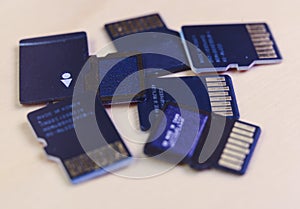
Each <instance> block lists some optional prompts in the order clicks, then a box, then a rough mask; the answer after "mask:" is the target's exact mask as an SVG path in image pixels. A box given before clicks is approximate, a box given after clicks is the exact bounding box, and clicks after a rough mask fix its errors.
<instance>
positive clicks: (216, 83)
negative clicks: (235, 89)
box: [206, 82, 226, 87]
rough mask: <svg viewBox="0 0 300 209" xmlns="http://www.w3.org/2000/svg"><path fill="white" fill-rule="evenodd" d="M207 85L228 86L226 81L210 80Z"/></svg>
mask: <svg viewBox="0 0 300 209" xmlns="http://www.w3.org/2000/svg"><path fill="white" fill-rule="evenodd" d="M206 86H208V87H212V86H218V87H222V86H226V82H209V83H206Z"/></svg>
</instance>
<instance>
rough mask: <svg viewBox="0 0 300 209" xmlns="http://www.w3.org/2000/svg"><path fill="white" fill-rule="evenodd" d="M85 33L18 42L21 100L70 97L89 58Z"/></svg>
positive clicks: (48, 100) (28, 101)
mask: <svg viewBox="0 0 300 209" xmlns="http://www.w3.org/2000/svg"><path fill="white" fill-rule="evenodd" d="M88 56H89V53H88V45H87V37H86V33H85V32H77V33H69V34H62V35H53V36H46V37H38V38H31V39H24V40H21V41H20V72H19V73H20V102H21V103H22V104H37V103H46V102H51V101H57V100H62V99H65V98H67V97H71V96H72V93H73V88H74V85H75V82H76V79H77V76H78V74H79V72H80V70H81V68H82V67H83V65H84V63H85V62H86V60H87V59H88Z"/></svg>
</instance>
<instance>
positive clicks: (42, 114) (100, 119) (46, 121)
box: [28, 99, 131, 183]
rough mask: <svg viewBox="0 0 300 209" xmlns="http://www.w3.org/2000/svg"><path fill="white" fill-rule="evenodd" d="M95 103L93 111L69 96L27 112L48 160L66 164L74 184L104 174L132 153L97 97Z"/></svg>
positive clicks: (129, 159)
mask: <svg viewBox="0 0 300 209" xmlns="http://www.w3.org/2000/svg"><path fill="white" fill-rule="evenodd" d="M95 106H96V108H95V113H92V112H90V111H87V110H86V109H85V105H84V104H83V103H82V102H80V101H76V102H74V103H72V100H71V99H66V100H64V101H62V102H58V103H55V104H49V105H47V106H46V107H44V108H42V109H39V110H36V111H34V112H31V113H29V114H28V119H29V121H30V123H31V125H32V127H33V129H34V131H35V133H36V135H37V137H38V138H39V140H40V141H42V142H43V144H44V145H45V148H44V149H45V151H46V153H47V155H48V156H49V159H52V160H54V161H56V162H58V163H60V164H61V165H62V166H63V168H64V169H65V171H66V172H67V174H68V176H69V178H70V180H71V182H72V183H80V182H83V181H86V180H89V179H91V178H94V177H97V176H101V175H104V174H106V173H108V172H109V171H112V170H115V169H119V168H122V167H124V166H126V165H128V164H129V162H130V161H131V154H130V152H129V151H128V149H127V148H126V146H125V144H124V143H123V140H122V139H121V137H120V135H119V133H118V132H117V130H116V128H115V126H114V125H113V123H112V121H111V120H110V118H109V116H108V115H107V113H106V111H105V109H104V107H103V106H102V105H101V102H100V101H99V100H98V99H96V104H95ZM72 110H73V111H72ZM92 116H95V117H96V120H97V124H98V128H99V129H100V131H101V133H102V137H103V138H99V137H98V136H96V135H95V134H94V132H93V130H92V129H91V127H92V124H91V121H93V120H92ZM75 120H76V123H74V121H75ZM74 125H76V126H77V125H80V126H84V128H85V131H84V133H81V137H82V135H84V140H85V142H84V143H85V149H83V147H82V145H81V143H80V141H79V139H78V134H80V133H78V132H75V129H74ZM90 157H92V158H90Z"/></svg>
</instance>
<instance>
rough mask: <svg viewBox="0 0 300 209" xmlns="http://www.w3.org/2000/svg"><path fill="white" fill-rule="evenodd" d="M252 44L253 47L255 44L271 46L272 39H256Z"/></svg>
mask: <svg viewBox="0 0 300 209" xmlns="http://www.w3.org/2000/svg"><path fill="white" fill-rule="evenodd" d="M253 45H254V46H255V47H257V46H273V41H270V40H269V41H258V42H255V41H253Z"/></svg>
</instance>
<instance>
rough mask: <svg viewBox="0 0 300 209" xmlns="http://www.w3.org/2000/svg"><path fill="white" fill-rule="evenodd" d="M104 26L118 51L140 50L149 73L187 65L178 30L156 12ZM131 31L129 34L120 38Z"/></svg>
mask: <svg viewBox="0 0 300 209" xmlns="http://www.w3.org/2000/svg"><path fill="white" fill-rule="evenodd" d="M105 29H106V31H107V33H108V35H109V36H110V38H111V40H113V41H114V45H115V47H116V49H117V50H118V51H119V52H140V53H142V55H143V67H144V69H148V70H147V72H149V73H150V74H156V75H162V74H166V73H168V72H166V71H169V72H170V73H175V72H179V71H184V70H189V69H190V68H189V67H188V66H187V63H188V60H187V57H186V54H185V50H184V47H183V44H182V41H181V39H180V34H179V33H178V32H176V31H173V30H170V29H168V28H167V26H166V25H165V23H164V22H163V20H162V18H161V17H160V16H159V14H151V15H147V16H142V17H137V18H132V19H128V20H123V21H118V22H114V23H109V24H106V25H105ZM133 34H135V36H132V38H130V37H129V38H125V39H120V38H122V37H125V36H128V35H133ZM122 40H123V41H122ZM150 68H151V69H150ZM161 69H164V70H165V71H162V70H161Z"/></svg>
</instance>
